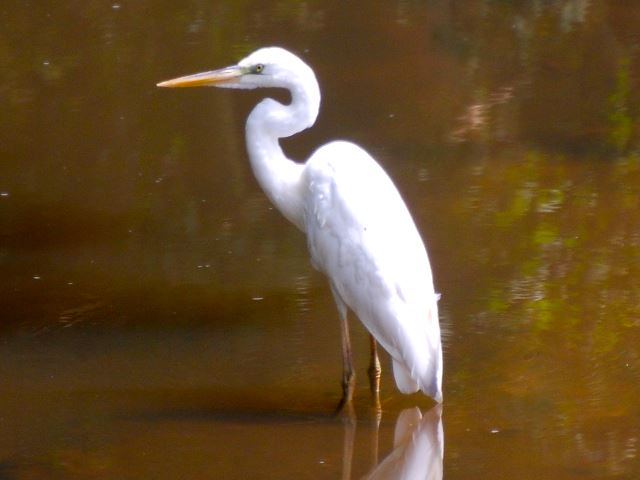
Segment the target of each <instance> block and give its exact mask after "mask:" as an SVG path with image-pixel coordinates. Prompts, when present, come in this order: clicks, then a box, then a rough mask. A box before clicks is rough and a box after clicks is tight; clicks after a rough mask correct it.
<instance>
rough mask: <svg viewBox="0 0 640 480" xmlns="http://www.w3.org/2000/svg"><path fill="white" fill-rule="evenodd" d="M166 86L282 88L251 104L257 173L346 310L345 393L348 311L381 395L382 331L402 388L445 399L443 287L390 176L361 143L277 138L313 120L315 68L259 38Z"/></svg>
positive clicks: (349, 388) (349, 383)
mask: <svg viewBox="0 0 640 480" xmlns="http://www.w3.org/2000/svg"><path fill="white" fill-rule="evenodd" d="M158 86H159V87H195V86H216V87H224V88H243V89H253V88H260V87H276V88H285V89H288V90H289V91H290V92H291V103H290V104H289V105H283V104H282V103H280V102H278V101H276V100H274V99H271V98H266V99H264V100H262V101H261V102H260V103H258V105H256V106H255V108H254V109H253V110H252V111H251V113H250V114H249V117H248V118H247V123H246V143H247V150H248V152H249V160H250V162H251V167H252V169H253V173H254V175H255V177H256V179H257V180H258V183H259V184H260V186H261V187H262V189H263V190H264V192H265V194H266V195H267V197H269V199H270V200H271V202H272V203H273V204H274V205H275V206H276V208H277V209H278V210H280V212H281V213H282V214H283V215H284V216H285V217H286V218H287V219H288V220H289V221H291V223H293V224H294V225H295V226H297V227H298V228H299V229H300V230H302V231H303V232H304V233H306V236H307V244H308V248H309V253H310V254H311V262H312V264H313V266H314V267H315V268H316V269H318V270H320V271H321V272H323V273H324V274H325V275H326V276H327V277H328V279H329V283H330V284H331V291H332V292H333V297H334V299H335V303H336V305H337V307H338V313H339V315H340V320H341V336H342V357H343V374H342V391H343V395H342V401H341V405H344V404H349V403H350V402H351V398H352V395H353V389H354V383H355V373H354V370H353V364H352V358H351V343H350V339H349V327H348V323H347V311H348V309H351V310H352V311H353V312H354V313H355V314H356V315H357V316H358V318H359V319H360V321H361V322H362V323H363V324H364V326H365V327H366V328H367V330H368V331H369V333H370V342H371V364H370V367H369V378H370V381H371V390H372V392H373V393H374V394H375V396H376V399H377V397H378V392H379V388H380V387H379V382H380V363H379V361H378V355H377V349H376V341H377V342H378V343H380V344H381V345H382V346H383V347H384V349H385V350H386V351H387V352H388V353H389V355H390V356H391V358H392V363H393V374H394V377H395V381H396V385H397V386H398V389H399V390H400V391H401V392H402V393H405V394H409V393H414V392H417V391H418V390H422V392H424V393H425V394H426V395H428V396H430V397H431V398H433V399H434V400H435V401H436V402H441V401H442V345H441V339H440V325H439V320H438V306H437V300H438V295H437V294H436V293H435V291H434V287H433V278H432V274H431V266H430V265H429V259H428V256H427V251H426V249H425V246H424V243H423V242H422V239H421V238H420V234H419V233H418V229H417V228H416V226H415V223H414V221H413V219H412V217H411V214H410V213H409V210H408V209H407V206H406V205H405V203H404V201H403V200H402V198H401V196H400V194H399V192H398V190H397V189H396V187H395V186H394V184H393V182H392V181H391V179H390V178H389V176H388V175H387V174H386V173H385V171H384V170H383V169H382V167H380V165H379V164H378V163H377V162H376V161H375V160H374V159H373V158H372V157H371V156H370V155H369V154H368V153H367V152H365V151H364V150H363V149H362V148H360V147H359V146H357V145H355V144H353V143H350V142H346V141H333V142H330V143H328V144H326V145H323V146H321V147H320V148H318V149H317V150H316V151H315V152H314V153H313V154H312V155H311V157H310V158H309V159H308V160H307V161H306V162H305V163H297V162H294V161H292V160H290V159H289V158H287V156H286V155H285V154H284V153H283V151H282V148H281V147H280V144H279V141H278V139H280V138H284V137H289V136H291V135H294V134H296V133H298V132H300V131H302V130H304V129H306V128H309V127H311V126H312V125H313V123H314V122H315V120H316V118H317V116H318V110H319V107H320V89H319V86H318V81H317V80H316V77H315V75H314V73H313V71H312V70H311V68H310V67H309V66H308V65H307V64H306V63H304V62H303V61H302V60H301V59H300V58H298V57H297V56H295V55H294V54H292V53H290V52H288V51H287V50H284V49H282V48H279V47H269V48H261V49H259V50H257V51H255V52H254V53H252V54H251V55H249V56H248V57H246V58H244V59H243V60H241V61H240V62H239V63H238V64H237V65H233V66H230V67H226V68H222V69H219V70H213V71H208V72H202V73H196V74H193V75H187V76H184V77H179V78H175V79H172V80H167V81H164V82H161V83H158Z"/></svg>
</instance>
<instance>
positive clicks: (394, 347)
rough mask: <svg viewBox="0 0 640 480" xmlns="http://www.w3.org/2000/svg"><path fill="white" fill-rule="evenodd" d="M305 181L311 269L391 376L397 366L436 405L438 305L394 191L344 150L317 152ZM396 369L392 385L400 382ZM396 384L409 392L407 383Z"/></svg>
mask: <svg viewBox="0 0 640 480" xmlns="http://www.w3.org/2000/svg"><path fill="white" fill-rule="evenodd" d="M305 175H306V182H307V188H308V190H309V191H308V195H307V196H306V198H307V200H306V204H305V229H306V232H307V241H308V245H309V251H310V253H311V258H312V262H313V265H314V266H315V267H316V268H317V269H318V270H320V271H322V272H324V273H325V274H326V275H327V276H328V277H329V279H330V281H331V283H332V285H333V288H334V290H335V291H336V292H337V293H338V294H339V295H340V296H341V297H342V299H343V300H344V302H345V303H346V304H347V305H348V306H349V307H350V308H351V309H352V310H353V311H354V312H355V313H356V314H357V315H358V317H359V318H360V320H361V321H362V322H363V323H364V325H365V327H366V328H367V329H368V330H369V331H370V332H371V333H372V334H373V335H374V337H375V338H376V340H378V342H379V343H380V344H381V345H382V346H383V347H384V348H385V349H386V350H387V351H388V352H389V353H390V354H391V356H392V357H393V359H394V371H395V364H396V363H399V364H401V365H402V367H404V369H405V370H406V372H408V374H409V376H410V377H411V378H412V379H413V381H414V383H417V384H418V385H419V387H420V389H422V390H423V391H425V393H427V394H429V395H431V396H432V397H434V398H436V397H437V396H438V395H439V394H440V393H439V392H440V382H441V371H442V370H441V369H442V360H441V356H442V353H441V346H440V328H439V323H438V314H437V297H436V294H435V292H434V288H433V280H432V275H431V267H430V265H429V259H428V257H427V252H426V249H425V248H424V244H423V242H422V239H421V238H420V235H419V233H418V230H417V228H416V226H415V224H414V222H413V219H412V217H411V215H410V213H409V211H408V209H407V207H406V205H405V203H404V201H403V200H402V198H401V196H400V194H399V193H398V190H397V189H396V187H395V186H394V184H393V182H392V181H391V179H390V178H389V177H388V175H387V174H386V173H385V172H384V170H383V169H382V168H381V167H380V166H379V165H378V164H377V163H376V162H375V161H374V160H373V159H372V158H371V157H370V156H369V155H368V154H367V153H366V152H365V151H364V150H362V149H361V148H360V147H358V146H356V145H354V144H351V143H348V142H332V143H330V144H327V145H325V146H323V147H321V148H320V149H319V150H318V151H316V152H315V153H314V155H313V156H312V157H311V158H310V159H309V161H308V162H307V167H306V169H305ZM400 368H401V367H398V369H399V371H398V374H397V376H396V378H397V379H398V380H402V379H403V378H404V377H406V375H405V374H404V373H405V372H401V371H400ZM404 380H406V378H405V379H404ZM400 383H402V384H403V386H402V387H403V388H402V389H403V390H407V389H408V388H409V386H410V383H411V382H408V381H399V382H398V385H399V386H400ZM414 390H415V389H414Z"/></svg>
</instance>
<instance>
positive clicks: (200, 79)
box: [158, 47, 316, 89]
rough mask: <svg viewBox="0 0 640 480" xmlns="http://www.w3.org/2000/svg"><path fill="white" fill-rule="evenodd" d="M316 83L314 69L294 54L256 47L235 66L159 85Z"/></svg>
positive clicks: (229, 85)
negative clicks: (256, 48) (257, 48)
mask: <svg viewBox="0 0 640 480" xmlns="http://www.w3.org/2000/svg"><path fill="white" fill-rule="evenodd" d="M310 81H312V82H313V83H316V81H315V76H314V74H313V71H312V70H311V68H309V66H308V65H307V64H306V63H304V62H303V61H302V60H300V59H299V58H298V57H297V56H295V55H294V54H293V53H290V52H288V51H287V50H285V49H283V48H279V47H267V48H261V49H259V50H256V51H255V52H253V53H252V54H251V55H249V56H248V57H245V58H244V59H242V60H241V61H240V62H238V64H237V65H231V66H229V67H225V68H221V69H218V70H211V71H208V72H202V73H196V74H193V75H187V76H184V77H178V78H174V79H172V80H167V81H164V82H160V83H158V86H159V87H198V86H207V87H222V88H245V89H252V88H260V87H278V88H291V87H292V86H294V85H299V84H301V83H302V84H306V83H309V82H310Z"/></svg>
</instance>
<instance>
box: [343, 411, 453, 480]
mask: <svg viewBox="0 0 640 480" xmlns="http://www.w3.org/2000/svg"><path fill="white" fill-rule="evenodd" d="M441 416H442V407H441V406H440V405H437V406H435V407H434V408H432V409H431V410H429V411H428V412H426V413H424V414H423V413H422V412H421V411H420V409H419V408H418V407H414V408H407V409H405V410H403V411H402V412H400V415H398V419H397V420H396V427H395V432H394V437H393V450H392V451H391V453H389V455H387V456H386V457H385V458H384V459H383V460H382V461H381V462H380V463H377V465H375V466H374V467H373V468H372V469H371V471H370V472H369V473H368V474H367V475H366V476H365V477H364V478H365V479H390V480H391V479H393V480H402V479H429V480H441V479H442V459H443V454H444V433H443V429H442V418H441ZM354 420H355V419H354V418H353V417H352V418H351V419H350V420H347V421H346V422H345V445H344V459H343V472H342V473H343V475H342V478H343V479H349V478H351V459H352V456H353V439H354V437H355V421H354ZM377 448H378V447H377V429H376V430H375V439H374V442H373V452H374V458H375V459H376V462H377Z"/></svg>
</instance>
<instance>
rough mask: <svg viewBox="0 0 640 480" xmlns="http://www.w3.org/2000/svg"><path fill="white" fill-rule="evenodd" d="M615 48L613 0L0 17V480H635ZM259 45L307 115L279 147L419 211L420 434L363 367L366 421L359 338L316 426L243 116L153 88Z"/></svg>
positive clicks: (300, 330) (633, 196) (287, 255)
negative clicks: (392, 184)
mask: <svg viewBox="0 0 640 480" xmlns="http://www.w3.org/2000/svg"><path fill="white" fill-rule="evenodd" d="M638 25H640V5H639V4H638V3H637V2H628V1H626V2H620V1H609V2H605V1H595V0H594V1H588V0H565V1H558V2H538V1H530V2H529V1H512V2H505V1H503V2H497V1H494V2H487V1H469V2H455V1H425V2H418V1H415V2H410V1H394V2H384V3H383V2H380V4H379V5H377V6H372V4H371V2H363V1H353V2H338V1H331V2H314V1H309V2H293V1H291V2H286V1H280V2H277V1H262V2H257V1H254V2H214V1H206V2H205V1H195V2H166V1H155V2H152V1H143V0H138V1H135V2H133V1H131V2H129V1H117V0H112V1H97V0H86V1H83V2H70V1H67V2H52V1H40V2H34V1H28V0H22V1H20V0H8V1H5V2H4V3H3V4H2V6H0V106H1V108H0V272H1V276H0V316H1V321H0V478H2V479H5V478H6V479H31V478H55V479H62V478H64V479H67V478H82V479H84V478H136V479H138V478H198V479H199V478H361V477H363V476H368V475H370V476H371V478H408V477H407V476H406V475H405V476H404V477H403V473H402V472H403V471H404V473H405V474H407V475H408V474H409V473H411V472H412V474H414V475H417V476H418V477H419V478H424V477H428V478H441V477H442V476H443V472H444V478H447V479H452V478H532V479H533V478H536V479H538V478H546V479H583V478H585V479H587V478H616V479H618V478H625V479H627V478H628V479H635V478H640V452H639V449H640V281H639V278H640V127H639V121H638V119H639V117H640V94H639V93H638V92H639V91H640V89H639V87H640V81H639V80H640V29H639V28H638ZM269 44H278V45H281V46H285V47H287V48H289V49H291V50H293V51H296V52H298V53H300V54H301V55H302V56H303V57H304V58H305V59H307V60H308V62H309V63H310V64H311V65H312V66H313V68H314V69H315V71H316V73H317V75H318V78H319V80H320V83H321V88H322V90H323V94H324V96H323V106H322V109H321V114H320V118H319V120H318V123H317V125H316V126H315V127H314V128H312V129H311V130H309V131H307V132H304V133H302V134H300V135H297V136H296V137H294V138H292V139H289V140H287V141H286V142H285V148H286V150H287V151H288V152H289V153H290V154H291V155H292V156H293V157H295V158H305V157H306V156H307V155H308V154H309V153H310V152H311V151H312V150H313V149H314V148H315V147H316V146H318V145H319V144H321V143H323V142H326V141H328V140H330V139H332V138H336V137H339V138H348V139H351V140H354V141H356V142H358V143H360V144H362V145H363V146H365V147H366V148H367V149H368V150H369V151H370V152H372V154H374V156H376V157H377V158H378V159H379V161H380V162H381V163H382V164H383V165H384V166H385V168H386V169H387V170H388V172H389V173H390V174H391V175H392V177H393V178H394V179H395V181H396V183H397V185H398V186H399V188H400V190H401V191H402V193H403V195H404V197H405V200H406V201H407V203H408V204H409V205H410V207H411V210H412V211H413V213H414V215H415V218H416V221H417V223H418V225H419V227H420V230H421V232H422V233H423V236H424V238H425V240H426V242H427V244H428V248H429V252H430V257H431V260H432V266H433V269H434V274H435V279H436V286H437V289H438V291H440V292H442V300H441V302H440V308H441V323H442V326H443V330H444V334H445V375H444V395H445V402H444V405H443V408H442V423H441V424H440V423H439V422H440V419H439V412H438V411H430V412H429V409H430V408H431V407H432V403H431V402H430V400H428V399H427V398H425V397H423V396H420V395H413V396H403V395H401V394H399V393H398V392H397V390H396V388H395V386H394V384H393V380H392V378H390V375H389V374H388V371H389V369H388V360H387V358H386V357H385V358H384V359H383V368H385V370H386V371H385V372H383V383H382V403H383V411H382V417H381V419H378V418H377V417H376V415H375V412H374V411H373V410H372V409H371V408H370V402H369V397H368V392H367V385H366V382H365V381H364V379H365V378H366V375H365V369H366V364H367V350H366V348H367V342H366V340H367V339H366V335H365V332H364V331H363V329H362V328H361V327H360V326H359V324H357V323H355V322H354V323H353V326H352V332H353V336H354V339H353V341H354V344H355V346H356V352H355V354H356V364H357V373H358V376H359V378H360V382H359V384H358V390H357V392H356V405H355V413H356V416H357V421H356V422H355V423H352V422H350V421H348V419H347V418H340V417H333V416H332V409H333V407H334V406H335V404H336V402H337V401H338V398H339V394H340V388H339V378H340V368H341V366H340V340H339V325H338V319H337V314H336V312H335V307H334V305H333V302H332V300H331V295H330V293H329V291H328V288H327V285H326V282H325V280H324V279H323V278H322V277H321V276H320V275H319V274H317V273H315V272H314V271H313V270H312V269H311V267H310V265H309V262H308V259H307V253H306V250H305V248H306V247H305V242H304V239H303V237H302V235H301V234H300V233H299V232H298V231H296V230H295V229H294V228H293V227H292V226H290V225H288V224H287V222H286V221H285V220H284V219H282V218H281V217H280V215H279V214H278V212H276V211H274V210H273V209H272V208H271V206H270V205H269V203H268V201H267V200H266V199H265V197H264V195H263V194H262V192H261V191H260V190H259V188H258V186H257V185H256V183H255V180H254V179H253V178H252V175H251V172H250V169H249V166H248V163H247V159H246V154H245V151H244V140H243V123H244V119H245V117H246V115H247V113H248V112H249V110H250V108H251V106H252V105H253V104H254V103H255V102H256V101H257V100H258V99H259V98H260V97H261V94H260V93H257V92H232V91H220V90H210V89H193V90H181V91H165V90H159V89H157V88H156V87H155V83H156V82H157V81H160V80H164V79H166V78H170V77H173V76H176V75H180V74H185V73H192V72H196V71H200V70H204V69H208V68H211V67H218V66H224V65H226V64H229V63H232V62H233V61H235V60H237V59H239V58H240V57H242V56H243V55H244V54H246V53H248V52H249V51H252V50H253V49H254V48H256V47H259V46H263V45H269ZM263 93H264V92H263ZM275 94H276V95H279V94H278V93H275ZM415 407H418V408H419V409H420V410H418V411H417V410H415ZM420 411H422V414H423V415H424V418H423V420H420V413H419V412H420ZM378 422H379V425H378ZM440 428H442V432H443V433H442V432H439V429H440ZM394 431H395V433H394ZM394 435H395V436H396V439H395V441H394ZM442 448H444V459H443V460H442V461H441V460H440V452H441V449H442ZM403 469H404V470H403ZM411 469H415V470H413V471H411ZM420 472H421V473H420ZM420 475H421V476H420ZM411 478H415V477H411Z"/></svg>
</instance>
